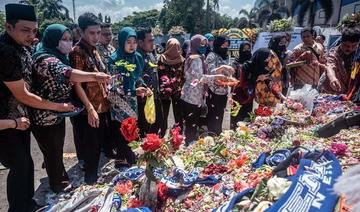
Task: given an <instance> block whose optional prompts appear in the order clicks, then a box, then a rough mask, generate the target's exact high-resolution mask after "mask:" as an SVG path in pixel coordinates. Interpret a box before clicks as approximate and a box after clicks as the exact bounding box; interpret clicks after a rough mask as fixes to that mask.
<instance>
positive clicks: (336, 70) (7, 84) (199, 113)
mask: <svg viewBox="0 0 360 212" xmlns="http://www.w3.org/2000/svg"><path fill="white" fill-rule="evenodd" d="M5 8H6V24H5V27H6V31H5V32H4V33H2V34H1V35H0V58H2V59H1V60H0V67H1V70H0V162H1V163H2V164H3V165H4V166H5V167H7V168H9V174H8V181H7V197H8V201H9V211H16V212H21V211H34V210H35V209H36V208H38V205H37V204H36V202H35V201H34V200H33V195H34V164H33V160H32V158H31V154H30V132H32V133H33V135H34V137H35V139H36V141H37V144H38V146H39V148H40V150H41V152H42V154H43V157H44V161H43V167H44V168H45V169H46V172H47V175H48V178H49V185H50V189H51V190H52V191H53V192H55V193H59V192H62V191H64V189H66V188H68V187H69V185H70V182H69V177H68V175H67V172H66V170H65V167H64V164H63V147H64V140H65V129H66V128H65V118H64V116H62V115H61V114H64V113H69V112H70V113H73V112H74V111H77V110H79V108H84V109H83V111H82V112H79V114H78V115H76V116H71V118H70V120H71V123H72V126H73V128H72V129H73V134H74V143H75V147H76V154H77V157H78V160H79V165H80V166H81V167H82V168H83V170H84V181H85V183H86V184H94V183H96V181H97V179H98V168H99V167H98V166H99V158H100V154H101V152H104V154H105V156H106V157H108V158H113V159H116V161H117V163H116V165H117V166H131V165H133V164H135V163H136V155H135V154H134V153H133V152H132V150H131V148H130V147H129V146H128V145H127V141H126V138H125V137H124V135H123V134H122V132H121V131H120V130H119V129H120V126H121V124H122V123H123V121H124V120H126V119H127V118H130V117H133V118H136V119H137V123H138V127H139V130H140V133H139V134H140V136H141V137H144V136H145V135H146V134H148V133H156V134H159V135H161V136H164V135H165V133H166V130H167V129H168V128H169V127H171V126H168V119H169V111H170V106H172V111H173V113H174V114H173V116H174V118H175V123H176V125H177V126H180V127H181V129H183V130H182V131H183V134H184V135H185V142H186V145H189V144H191V142H192V141H194V140H196V139H197V137H198V136H199V133H201V132H202V131H203V130H204V129H205V131H207V132H211V133H213V134H215V135H219V134H220V133H221V131H222V123H223V118H224V111H225V110H226V106H227V104H229V103H230V104H235V103H238V104H240V105H241V108H240V111H239V112H238V113H237V114H236V115H235V116H231V128H236V126H237V123H238V122H239V121H244V120H245V119H246V118H248V117H249V114H250V113H251V111H252V110H253V102H254V101H255V102H256V103H257V104H259V105H260V106H275V105H276V104H277V103H279V102H281V101H285V100H286V98H287V97H286V96H287V94H288V92H289V91H290V90H291V89H299V88H302V87H303V86H304V85H306V84H309V85H311V86H313V87H314V88H316V89H318V90H319V91H320V92H325V93H331V94H338V95H341V96H342V98H343V99H344V100H353V101H359V100H360V99H359V98H360V93H359V92H360V91H359V86H360V76H359V75H360V74H357V73H352V67H353V66H354V64H355V62H354V61H355V60H354V58H355V55H356V54H359V51H358V53H356V51H357V50H358V48H359V47H358V46H359V39H360V34H359V32H358V31H356V30H351V29H347V30H344V31H343V32H342V36H341V41H340V43H339V44H338V45H337V46H336V47H334V48H332V49H329V50H328V51H327V52H326V50H325V47H324V45H323V42H324V39H325V38H324V36H322V35H319V36H316V34H315V33H314V31H313V29H311V28H304V29H303V30H302V32H301V39H302V43H301V44H299V45H298V46H296V47H295V48H294V49H291V50H290V49H287V47H288V45H289V43H290V41H291V36H290V35H289V34H283V35H277V36H274V37H272V38H271V40H270V43H269V46H268V47H267V48H261V49H258V50H256V51H255V52H254V53H253V54H252V44H251V43H250V42H246V41H245V42H243V43H242V44H241V45H240V48H239V50H238V51H239V52H238V55H239V56H238V57H237V58H235V59H234V60H233V59H232V58H229V55H228V49H229V45H230V41H229V38H227V37H226V36H215V37H214V36H213V35H212V34H209V33H208V34H206V35H204V36H203V35H200V34H197V35H194V36H192V37H191V40H188V41H185V42H184V43H183V44H181V43H180V42H179V41H178V40H177V39H175V38H170V39H169V40H168V41H167V43H166V47H165V49H164V51H163V52H160V53H159V52H157V51H156V49H155V48H154V36H153V35H152V32H151V29H150V28H141V29H137V30H135V29H133V28H131V27H124V28H122V29H121V30H120V31H119V32H118V36H117V39H113V33H112V30H111V25H110V24H106V23H101V22H100V20H99V19H98V18H97V16H95V15H94V14H92V13H84V14H82V15H80V16H79V18H78V27H75V28H73V29H70V28H68V27H66V26H64V25H61V24H51V25H49V26H48V27H47V28H46V29H45V31H44V32H43V34H42V35H41V40H40V42H39V43H38V44H37V45H34V40H36V37H35V36H36V34H37V30H38V26H37V21H36V20H37V19H36V15H35V10H34V7H32V6H29V5H23V4H7V5H6V6H5ZM114 41H115V43H114ZM151 96H152V97H153V98H154V105H155V113H156V114H155V116H156V119H155V122H154V123H151V124H150V123H148V121H147V119H146V115H145V113H144V108H145V105H146V100H147V98H148V97H151ZM204 126H205V127H204Z"/></svg>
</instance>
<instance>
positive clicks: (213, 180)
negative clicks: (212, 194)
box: [195, 175, 220, 186]
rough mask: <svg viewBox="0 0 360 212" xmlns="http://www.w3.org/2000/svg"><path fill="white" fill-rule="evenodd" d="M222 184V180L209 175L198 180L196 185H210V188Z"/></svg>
mask: <svg viewBox="0 0 360 212" xmlns="http://www.w3.org/2000/svg"><path fill="white" fill-rule="evenodd" d="M219 182H220V179H219V178H218V177H216V176H214V175H209V176H207V177H205V178H201V179H200V178H199V179H198V180H196V182H195V183H196V184H200V185H208V186H213V185H216V184H218V183H219Z"/></svg>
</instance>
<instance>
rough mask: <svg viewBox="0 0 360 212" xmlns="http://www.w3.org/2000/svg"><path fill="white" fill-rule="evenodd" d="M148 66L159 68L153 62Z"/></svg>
mask: <svg viewBox="0 0 360 212" xmlns="http://www.w3.org/2000/svg"><path fill="white" fill-rule="evenodd" d="M148 65H149V66H150V68H157V67H158V66H157V65H156V64H154V63H152V62H149V63H148Z"/></svg>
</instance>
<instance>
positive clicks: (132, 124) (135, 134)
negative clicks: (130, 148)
mask: <svg viewBox="0 0 360 212" xmlns="http://www.w3.org/2000/svg"><path fill="white" fill-rule="evenodd" d="M120 132H121V134H122V135H123V136H124V138H125V140H126V141H127V142H132V141H135V140H137V139H138V138H139V129H138V127H137V121H136V119H135V118H133V117H130V118H127V119H125V120H124V121H122V122H121V127H120Z"/></svg>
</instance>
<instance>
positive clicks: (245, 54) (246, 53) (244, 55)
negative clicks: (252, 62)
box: [242, 51, 251, 60]
mask: <svg viewBox="0 0 360 212" xmlns="http://www.w3.org/2000/svg"><path fill="white" fill-rule="evenodd" d="M242 55H243V57H244V58H246V59H248V60H249V59H250V58H251V51H243V53H242Z"/></svg>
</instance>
